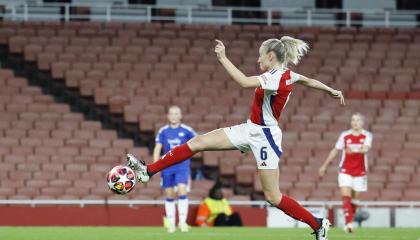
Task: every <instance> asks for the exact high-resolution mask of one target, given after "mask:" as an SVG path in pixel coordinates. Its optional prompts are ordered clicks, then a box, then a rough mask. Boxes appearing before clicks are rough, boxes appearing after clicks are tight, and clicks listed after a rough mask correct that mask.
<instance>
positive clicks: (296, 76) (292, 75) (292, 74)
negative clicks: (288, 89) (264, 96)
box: [286, 71, 300, 85]
mask: <svg viewBox="0 0 420 240" xmlns="http://www.w3.org/2000/svg"><path fill="white" fill-rule="evenodd" d="M299 79H300V74H297V73H295V72H293V71H290V79H289V80H287V81H286V82H287V85H290V84H293V83H295V82H297V81H298V80H299Z"/></svg>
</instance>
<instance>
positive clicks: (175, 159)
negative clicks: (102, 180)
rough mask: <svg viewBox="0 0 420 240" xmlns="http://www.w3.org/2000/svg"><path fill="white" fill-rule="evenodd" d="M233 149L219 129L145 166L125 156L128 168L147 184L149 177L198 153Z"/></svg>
mask: <svg viewBox="0 0 420 240" xmlns="http://www.w3.org/2000/svg"><path fill="white" fill-rule="evenodd" d="M234 149H236V147H235V146H234V145H233V144H232V142H231V141H230V140H229V138H228V136H227V135H226V133H225V131H224V130H223V129H222V128H220V129H216V130H213V131H211V132H208V133H206V134H203V135H198V136H196V137H194V138H192V139H191V140H189V141H188V142H187V143H185V144H181V145H179V146H177V147H175V148H173V149H172V150H170V151H169V152H167V153H166V154H165V155H163V156H162V157H161V158H160V159H159V160H158V161H156V162H154V163H152V164H149V165H147V166H146V164H145V162H144V161H139V160H137V159H136V158H135V157H134V156H133V155H132V154H127V161H128V166H129V167H130V168H132V169H133V170H134V171H135V172H136V175H137V178H138V180H139V181H141V182H148V181H149V178H150V176H153V175H154V174H156V173H157V172H160V171H162V170H163V169H165V168H168V167H170V166H172V165H175V164H177V163H180V162H182V161H185V160H186V159H189V158H191V157H192V156H193V155H194V154H196V153H198V152H202V151H208V150H210V151H213V150H234Z"/></svg>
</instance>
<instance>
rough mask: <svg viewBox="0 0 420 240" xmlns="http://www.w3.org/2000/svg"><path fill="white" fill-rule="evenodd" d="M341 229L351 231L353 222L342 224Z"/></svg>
mask: <svg viewBox="0 0 420 240" xmlns="http://www.w3.org/2000/svg"><path fill="white" fill-rule="evenodd" d="M343 230H344V232H346V233H353V224H351V223H347V224H346V226H344V228H343Z"/></svg>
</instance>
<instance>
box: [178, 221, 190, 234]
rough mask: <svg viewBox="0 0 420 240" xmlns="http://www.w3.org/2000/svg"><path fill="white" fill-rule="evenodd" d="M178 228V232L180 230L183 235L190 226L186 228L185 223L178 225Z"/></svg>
mask: <svg viewBox="0 0 420 240" xmlns="http://www.w3.org/2000/svg"><path fill="white" fill-rule="evenodd" d="M178 227H179V230H181V232H183V233H186V232H188V231H190V226H188V224H186V223H180V224H179V225H178Z"/></svg>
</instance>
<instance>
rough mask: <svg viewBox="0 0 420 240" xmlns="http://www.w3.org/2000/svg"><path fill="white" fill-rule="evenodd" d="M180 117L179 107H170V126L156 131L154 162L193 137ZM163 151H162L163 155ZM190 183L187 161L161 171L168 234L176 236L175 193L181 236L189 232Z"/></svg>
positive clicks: (192, 131)
mask: <svg viewBox="0 0 420 240" xmlns="http://www.w3.org/2000/svg"><path fill="white" fill-rule="evenodd" d="M181 119H182V113H181V109H180V108H179V107H178V106H171V107H170V108H169V111H168V120H169V124H167V125H165V126H163V127H162V128H160V129H159V132H158V134H157V135H156V145H155V148H154V150H153V161H154V162H156V161H158V160H159V158H160V157H161V153H163V154H165V153H167V152H169V151H170V150H171V149H173V148H174V147H176V146H179V145H181V144H184V143H186V142H187V141H188V140H190V139H191V138H193V137H195V136H196V133H195V131H194V130H193V129H192V128H191V127H189V126H187V125H185V124H182V123H181ZM162 150H163V151H162ZM189 179H190V159H187V160H186V161H183V162H180V163H178V164H175V165H173V166H171V167H168V168H166V169H164V170H163V171H162V174H161V187H162V188H163V189H164V191H165V195H166V199H165V213H166V220H167V221H168V225H167V227H168V232H169V233H173V232H175V229H176V228H175V217H176V216H175V212H176V209H175V197H176V191H175V189H176V190H177V193H178V217H179V218H178V219H179V223H178V227H179V229H180V230H181V232H188V225H187V216H188V197H187V184H188V181H189Z"/></svg>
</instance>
